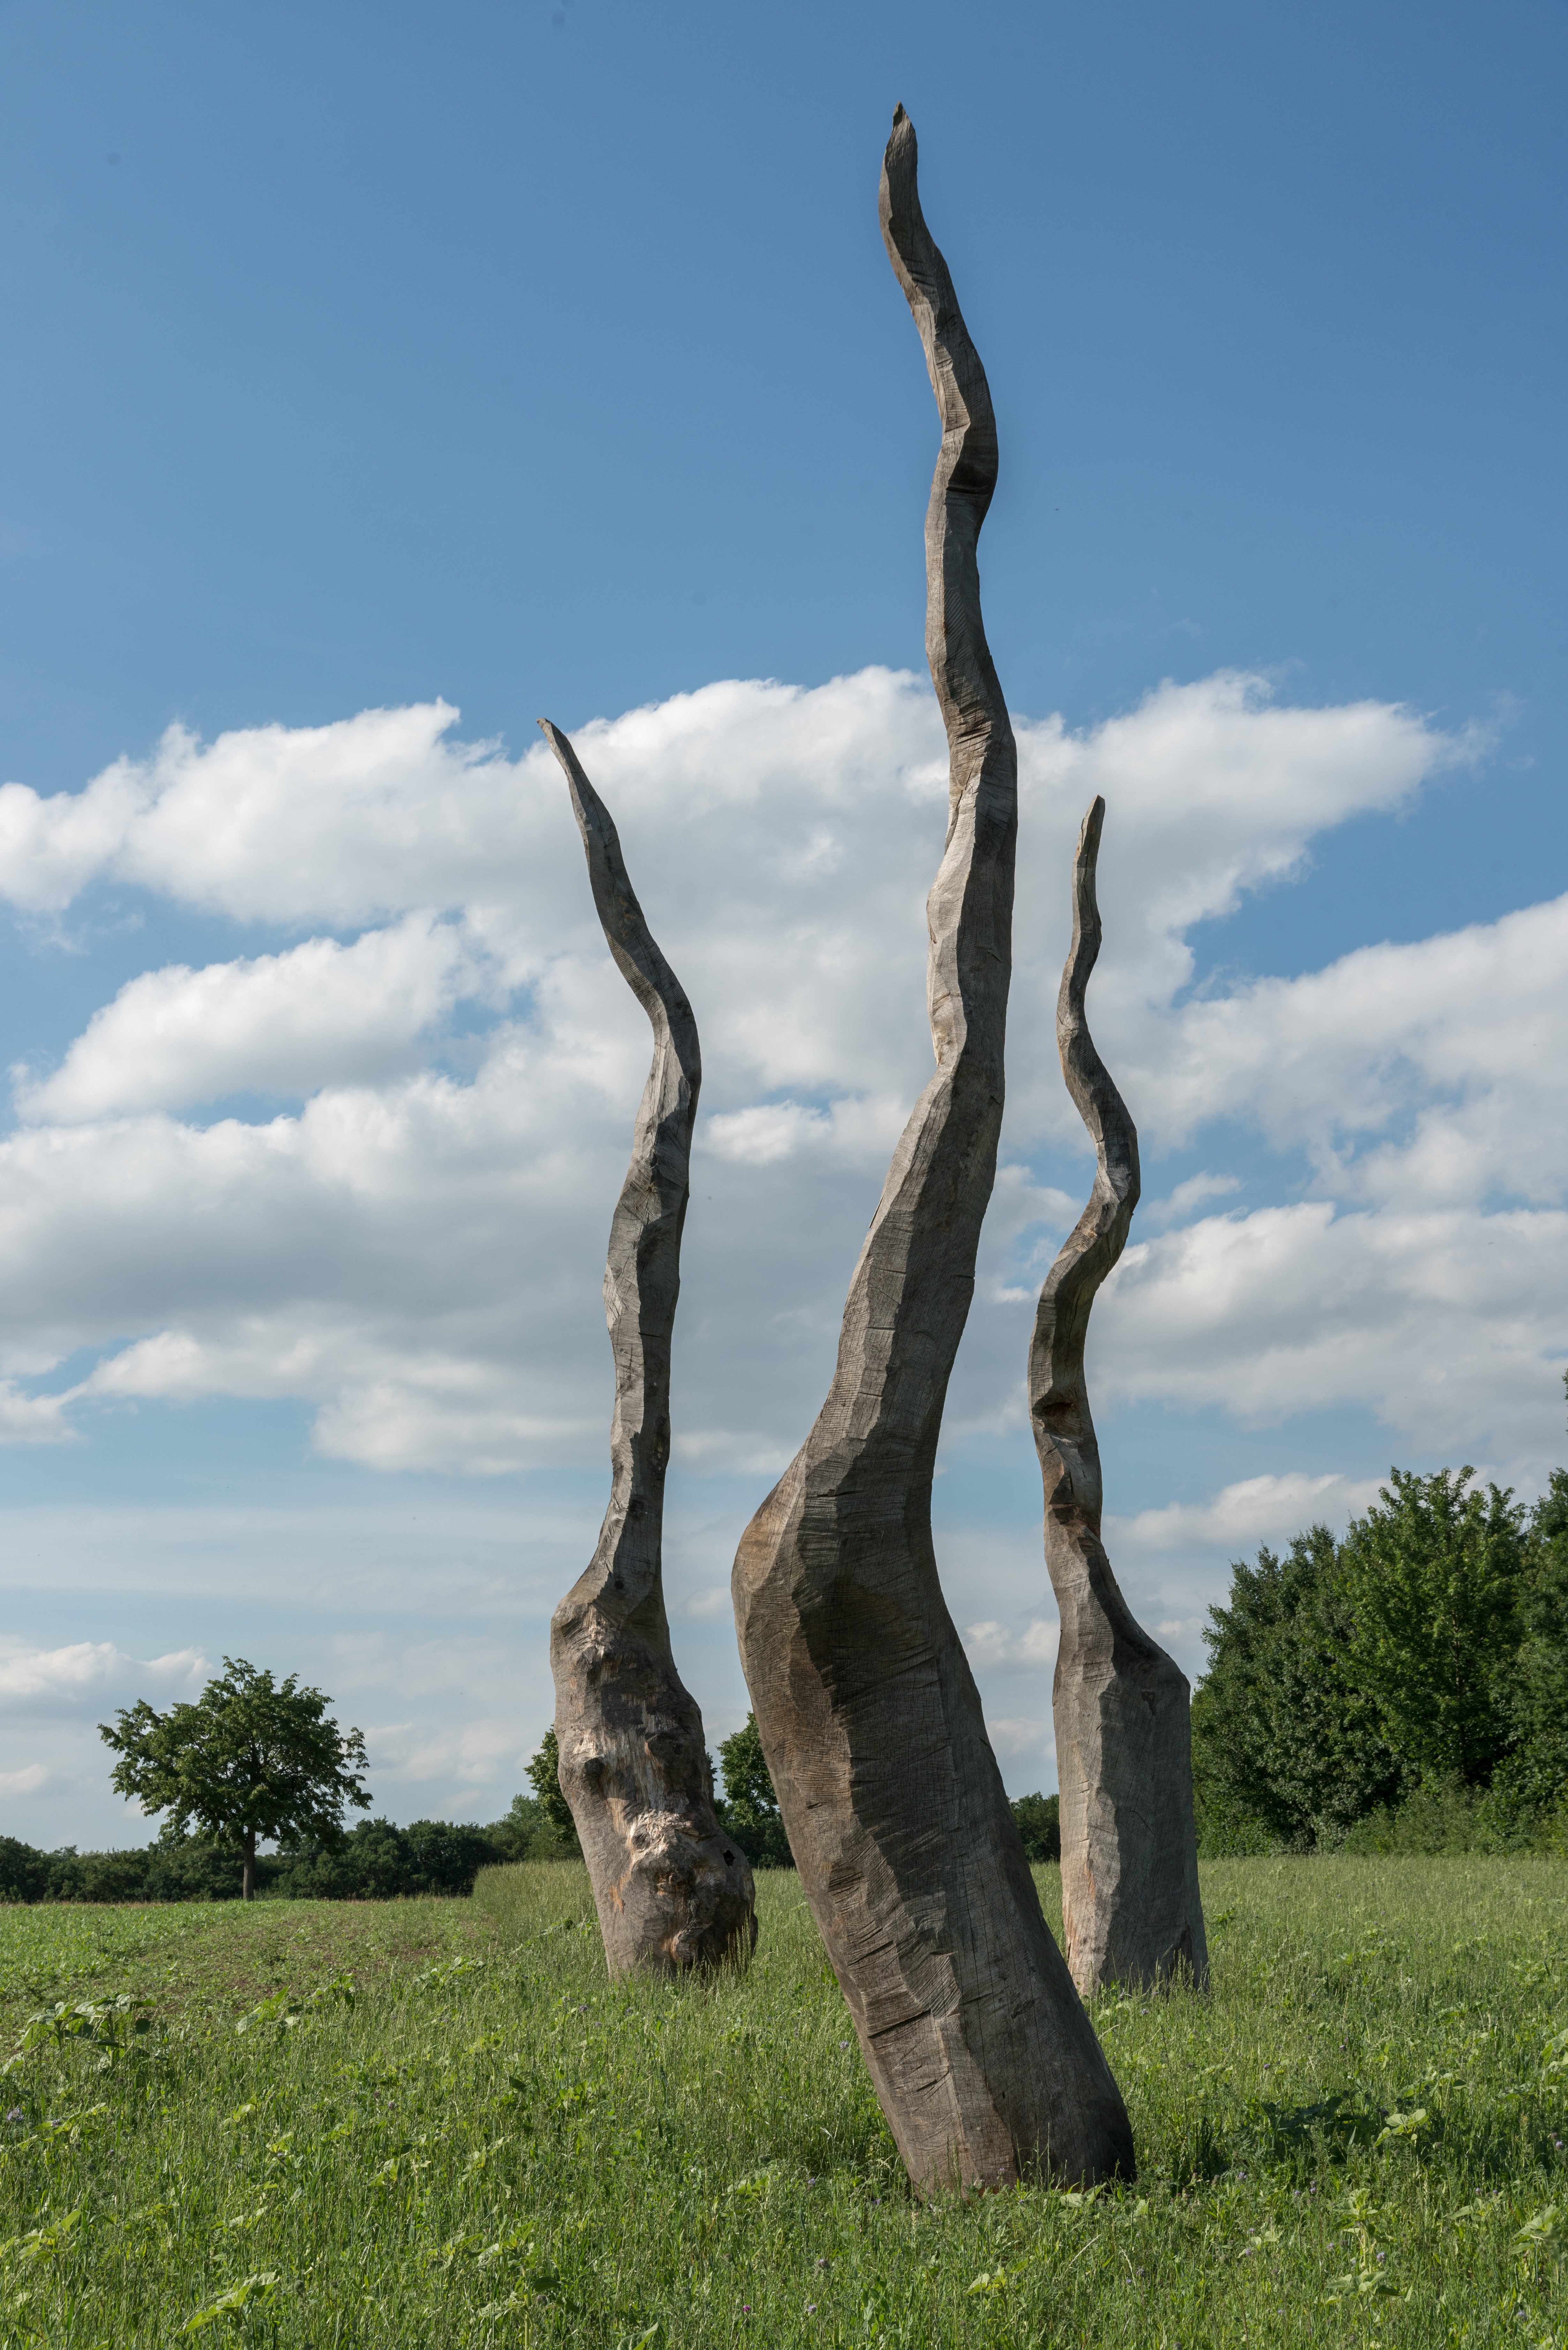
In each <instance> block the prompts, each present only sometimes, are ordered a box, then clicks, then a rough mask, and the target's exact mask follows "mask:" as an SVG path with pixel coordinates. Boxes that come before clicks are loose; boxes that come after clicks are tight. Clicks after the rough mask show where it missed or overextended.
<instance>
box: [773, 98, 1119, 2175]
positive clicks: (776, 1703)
mask: <svg viewBox="0 0 1568 2350" xmlns="http://www.w3.org/2000/svg"><path fill="white" fill-rule="evenodd" d="M915 169H916V152H915V133H914V130H913V127H912V125H911V124H910V122H909V119H908V117H907V116H906V115H905V113H904V110H903V109H902V108H901V107H900V108H899V109H898V112H897V114H896V115H895V116H894V118H893V134H892V137H891V138H890V139H889V140H888V151H887V155H886V157H885V159H884V162H883V169H882V190H881V217H882V233H883V235H884V237H885V239H886V241H887V245H888V254H889V256H890V257H891V260H892V264H893V268H894V271H895V273H896V275H897V276H898V282H899V284H900V285H901V286H902V287H903V289H904V292H905V294H906V295H907V296H908V297H909V307H910V308H911V310H912V311H913V312H914V316H915V323H916V325H917V327H918V328H919V333H920V339H921V341H922V342H923V344H924V345H925V349H926V359H927V364H928V366H929V369H930V377H931V383H932V386H933V389H934V390H935V392H936V396H937V406H938V410H939V411H940V417H941V426H942V445H941V454H940V458H939V460H938V463H937V470H936V478H935V480H934V482H933V484H932V486H931V498H930V506H929V512H928V515H927V518H926V579H927V624H926V650H927V653H928V656H929V661H930V668H931V676H932V679H933V681H934V682H935V685H936V690H937V698H938V701H939V702H940V705H941V711H942V716H943V719H944V721H945V723H946V726H947V732H948V742H949V748H950V768H951V792H950V811H949V819H948V835H947V846H946V850H945V853H944V855H943V858H942V861H941V866H940V870H939V872H938V875H937V879H936V883H935V886H934V887H933V889H932V890H931V893H930V897H929V900H928V903H927V919H928V922H929V932H930V958H929V1008H930V1020H931V1034H932V1041H933V1044H934V1045H935V1049H936V1058H937V1070H936V1075H935V1076H933V1077H932V1079H931V1081H930V1083H929V1086H928V1087H927V1088H926V1090H925V1092H924V1093H923V1094H922V1096H921V1097H920V1099H919V1103H918V1104H917V1106H916V1107H915V1111H914V1114H913V1116H912V1117H911V1118H910V1119H909V1125H908V1126H907V1127H906V1128H905V1129H904V1133H903V1137H902V1139H901V1140H900V1142H899V1144H898V1149H897V1150H896V1151H895V1153H894V1157H893V1163H892V1166H891V1167H890V1169H889V1170H888V1179H887V1182H886V1184H885V1186H884V1189H883V1192H882V1198H881V1201H880V1203H879V1204H878V1206H877V1213H876V1215H875V1217H874V1218H873V1220H872V1223H871V1229H870V1232H869V1233H868V1234H867V1240H866V1244H865V1246H864V1248H863V1249H862V1251H861V1253H860V1261H859V1263H858V1264H857V1266H856V1268H855V1273H854V1276H853V1279H852V1280H851V1283H850V1286H849V1295H848V1300H847V1303H846V1306H845V1311H844V1326H843V1332H842V1335H841V1336H840V1339H839V1347H838V1366H837V1369H836V1373H835V1376H834V1379H833V1384H832V1387H831V1388H830V1389H829V1391H828V1396H827V1400H826V1403H825V1404H824V1405H823V1408H822V1410H821V1412H820V1414H819V1415H818V1418H817V1420H816V1425H815V1427H814V1428H813V1430H812V1431H811V1434H810V1435H809V1436H808V1437H807V1439H806V1440H805V1444H804V1445H803V1446H802V1448H801V1450H800V1451H799V1452H798V1453H797V1454H796V1456H795V1459H794V1461H793V1463H792V1464H791V1466H790V1468H789V1469H788V1470H787V1471H785V1473H784V1477H783V1478H782V1480H781V1481H780V1482H779V1484H778V1485H777V1486H776V1487H775V1488H774V1492H772V1493H771V1494H770V1495H769V1497H768V1499H767V1500H766V1501H765V1502H764V1503H763V1506H762V1508H761V1509H760V1510H759V1511H758V1512H757V1514H756V1516H755V1517H754V1518H753V1521H752V1523H751V1524H750V1526H749V1527H748V1528H747V1530H746V1533H745V1534H744V1536H743V1538H742V1543H741V1548H740V1552H739V1555H738V1556H737V1558H736V1561H735V1571H734V1578H733V1591H734V1599H735V1615H736V1622H737V1627H738V1629H739V1632H740V1639H741V1656H742V1663H743V1664H744V1667H745V1672H746V1679H747V1682H748V1684H749V1686H750V1689H751V1693H752V1700H753V1705H754V1707H755V1710H756V1717H757V1726H758V1729H759V1731H761V1733H762V1741H763V1752H765V1754H766V1756H767V1761H768V1768H769V1770H770V1771H771V1772H772V1773H773V1779H774V1787H775V1788H776V1790H777V1793H778V1798H779V1804H780V1808H781V1810H782V1811H783V1813H784V1823H785V1825H786V1827H787V1828H788V1831H789V1839H790V1843H791V1846H793V1848H794V1855H795V1858H796V1861H797V1863H798V1866H799V1869H800V1877H801V1882H802V1885H803V1886H804V1887H805V1892H806V1895H807V1898H808V1899H809V1900H810V1902H811V1906H812V1908H813V1911H814V1913H815V1918H816V1922H817V1925H818V1927H819V1928H820V1929H821V1932H822V1937H823V1939H824V1941H825V1942H826V1946H827V1950H828V1953H829V1956H830V1957H831V1959H832V1960H833V1965H834V1970H835V1971H836V1974H837V1977H838V1981H839V1982H840V1984H841V1986H842V1987H843V1991H844V1993H845V1997H846V2000H847V2002H848V2003H849V2008H850V2011H851V2013H852V2014H853V2016H854V2018H855V2023H856V2029H857V2032H858V2033H859V2035H860V2043H861V2046H862V2048H863V2049H864V2050H865V2053H866V2059H867V2064H868V2065H869V2067H870V2071H871V2076H872V2079H873V2081H874V2082H875V2084H876V2086H877V2095H878V2096H879V2097H880V2099H881V2101H882V2109H883V2111H884V2113H885V2114H886V2115H887V2116H888V2123H889V2125H890V2126H891V2128H892V2131H893V2134H894V2137H896V2138H897V2140H898V2148H899V2151H900V2153H901V2154H902V2155H903V2158H904V2160H905V2162H906V2163H907V2164H908V2166H909V2174H910V2177H911V2178H913V2180H914V2182H915V2184H916V2185H917V2187H919V2188H921V2189H929V2188H934V2187H940V2186H944V2185H946V2186H957V2187H961V2188H968V2187H969V2186H971V2184H973V2183H975V2182H977V2181H978V2182H979V2183H980V2184H981V2185H983V2186H986V2187H994V2186H1002V2185H1006V2184H1008V2183H1010V2182H1012V2180H1013V2179H1015V2178H1018V2177H1019V2176H1020V2175H1021V2174H1022V2173H1024V2172H1027V2171H1030V2170H1033V2168H1035V2167H1036V2166H1038V2167H1040V2168H1043V2169H1044V2171H1045V2172H1046V2174H1047V2175H1049V2176H1051V2177H1053V2178H1057V2179H1087V2178H1102V2177H1104V2176H1106V2175H1107V2174H1108V2173H1111V2172H1113V2171H1116V2170H1120V2171H1122V2172H1124V2173H1130V2171H1131V2169H1132V2163H1133V2152H1132V2137H1131V2132H1130V2130H1129V2128H1128V2126H1127V2114H1126V2110H1125V2108H1124V2106H1123V2104H1122V2100H1121V2096H1120V2094H1119V2092H1118V2090H1117V2088H1116V2083H1115V2081H1114V2080H1113V2079H1112V2077H1111V2074H1110V2070H1109V2067H1108V2066H1107V2064H1106V2060H1105V2057H1104V2055H1103V2054H1102V2053H1101V2050H1100V2046H1099V2043H1098V2042H1097V2040H1096V2037H1095V2034H1094V2032H1093V2029H1092V2028H1091V2026H1090V2023H1089V2021H1088V2018H1087V2016H1086V2015H1085V2012H1084V2009H1083V2006H1082V2004H1081V2002H1080V2001H1079V1999H1078V1996H1077V1993H1076V1992H1075V1990H1074V1988H1073V1984H1072V1980H1071V1978H1070V1976H1069V1975H1068V1972H1067V1970H1066V1967H1065V1965H1064V1961H1063V1959H1062V1956H1061V1953H1060V1952H1059V1950H1057V1948H1056V1945H1055V1943H1054V1941H1053V1939H1052V1938H1051V1936H1050V1934H1049V1932H1048V1931H1047V1929H1046V1927H1045V1923H1044V1918H1042V1916H1041V1913H1040V1904H1039V1901H1038V1899H1037V1898H1036V1896H1035V1891H1034V1887H1033V1881H1032V1880H1031V1877H1030V1874H1029V1868H1028V1865H1027V1863H1026V1862H1025V1860H1024V1857H1023V1846H1022V1844H1021V1842H1020V1839H1019V1835H1018V1829H1017V1826H1016V1824H1015V1823H1014V1821H1013V1818H1012V1813H1011V1811H1010V1810H1009V1808H1008V1803H1007V1797H1006V1795H1005V1794H1004V1793H1003V1791H1002V1778H1001V1774H1000V1773H999V1772H998V1770H997V1767H996V1763H995V1760H994V1758H993V1756H992V1751H991V1746H990V1742H989V1741H988V1740H987V1737H986V1733H985V1724H984V1721H983V1719H982V1717H981V1705H980V1698H979V1694H978V1692H977V1691H976V1689H975V1685H974V1679H973V1676H972V1674H971V1671H970V1669H969V1664H968V1660H967V1659H966V1658H965V1656H964V1652H963V1649H962V1648H961V1645H960V1642H959V1638H958V1635H957V1633H956V1632H955V1630H954V1628H953V1625H952V1620H951V1618H950V1616H949V1614H948V1610H947V1607H946V1605H945V1603H944V1601H943V1598H942V1593H941V1586H940V1583H939V1581H938V1578H937V1565H936V1557H935V1554H934V1551H933V1547H932V1542H931V1526H930V1493H931V1476H932V1470H933V1464H934V1461H935V1456H936V1450H937V1438H938V1433H939V1431H940V1426H941V1416H942V1404H943V1401H944V1399H945V1397H946V1393H947V1385H948V1379H949V1376H950V1372H951V1369H952V1364H953V1357H954V1356H955V1354H956V1353H957V1351H958V1344H959V1339H960V1336H961V1334H962V1331H963V1326H964V1320H965V1316H966V1315H967V1314H968V1312H969V1305H970V1300H971V1295H972V1294H973V1289H974V1264H975V1251H976V1247H977V1244H978V1242H979V1239H980V1228H981V1219H982V1217H983V1216H984V1213H985V1208H986V1202H987V1201H988V1199H989V1198H990V1195H991V1189H992V1181H993V1179H994V1176H995V1171H996V1149H997V1138H998V1134H999V1131H1000V1128H1001V1125H1002V1044H1003V1034H1004V1027H1005V1021H1006V1012H1007V988H1008V980H1009V977H1010V973H1011V968H1012V868H1013V849H1014V842H1015V837H1016V831H1017V760H1016V754H1015V752H1014V748H1013V742H1012V729H1011V727H1010V726H1009V724H1008V720H1007V710H1006V705H1005V703H1004V702H1003V701H1002V689H1001V687H1000V685H999V684H998V682H997V677H996V671H995V670H994V668H993V667H992V659H991V654H990V650H989V649H988V647H987V645H986V641H985V632H984V629H983V627H982V626H981V610H980V576H979V570H978V567H977V565H976V561H975V545H976V541H977V539H978V538H979V536H980V528H981V523H982V522H983V520H984V518H985V513H986V509H987V507H988V506H989V504H990V503H991V495H992V488H993V487H994V484H995V481H996V431H995V425H994V422H993V420H992V408H991V396H990V393H989V391H988V390H987V388H986V380H985V375H984V371H983V369H981V363H980V359H979V358H978V356H977V355H976V352H975V349H974V346H973V345H972V343H971V341H970V338H969V335H968V331H967V329H966V328H965V326H964V323H963V319H962V317H961V315H960V312H959V307H958V301H957V298H956V296H955V295H954V293H953V287H952V281H951V279H950V276H949V275H948V270H947V265H946V263H945V262H944V261H943V259H942V256H941V255H940V253H939V252H938V250H937V247H936V245H935V244H933V242H932V240H931V237H930V234H929V231H928V229H927V227H926V224H925V222H924V220H923V219H922V217H921V214H920V207H919V198H918V196H917V193H916V184H915Z"/></svg>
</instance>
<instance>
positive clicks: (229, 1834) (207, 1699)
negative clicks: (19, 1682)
mask: <svg viewBox="0 0 1568 2350" xmlns="http://www.w3.org/2000/svg"><path fill="white" fill-rule="evenodd" d="M223 1667H224V1669H223V1672H222V1673H221V1674H220V1675H219V1677H218V1678H217V1679H215V1680H211V1681H209V1682H208V1684H207V1686H206V1688H205V1689H204V1690H202V1694H201V1696H200V1697H199V1698H198V1699H197V1700H195V1702H194V1703H193V1704H186V1705H176V1706H173V1707H171V1709H170V1711H168V1712H167V1713H158V1712H155V1711H154V1710H153V1708H152V1707H151V1706H150V1705H149V1704H148V1702H147V1700H146V1699H145V1698H143V1699H141V1700H139V1702H138V1703H137V1704H135V1705H133V1706H130V1707H129V1708H128V1709H127V1710H126V1711H123V1712H121V1713H119V1715H117V1716H116V1719H115V1721H114V1722H113V1723H112V1724H111V1723H109V1722H99V1736H100V1737H101V1738H102V1739H103V1740H104V1741H105V1742H106V1744H108V1745H109V1746H111V1747H113V1748H114V1750H115V1752H117V1753H118V1754H119V1762H118V1763H116V1764H115V1766H114V1771H113V1773H112V1777H113V1783H114V1785H115V1786H116V1787H117V1788H118V1789H119V1793H120V1794H122V1795H128V1796H130V1797H131V1798H132V1799H133V1800H134V1801H135V1802H137V1803H140V1805H141V1808H142V1810H143V1811H144V1812H149V1813H151V1812H162V1813H164V1814H166V1817H165V1820H164V1823H163V1828H162V1834H163V1835H166V1836H182V1835H185V1834H186V1832H187V1831H188V1829H189V1828H190V1827H191V1825H192V1823H194V1825H196V1826H197V1827H198V1828H200V1829H201V1830H202V1834H203V1835H206V1836H208V1837H210V1838H211V1839H212V1840H213V1842H214V1843H216V1844H221V1845H223V1846H228V1847H229V1848H231V1849H237V1850H238V1851H240V1852H241V1853H243V1854H244V1879H243V1887H242V1890H243V1895H244V1899H245V1900H247V1901H249V1900H250V1899H252V1898H253V1896H254V1890H255V1859H256V1839H257V1837H258V1836H260V1837H265V1838H268V1839H271V1840H282V1841H285V1842H287V1843H296V1842H304V1841H306V1840H307V1839H309V1838H312V1837H322V1836H326V1837H333V1836H336V1835H337V1834H338V1833H339V1832H340V1831H341V1828H342V1825H343V1806H344V1804H346V1803H348V1804H354V1805H356V1806H357V1807H358V1809H359V1810H361V1811H367V1810H369V1804H370V1798H369V1795H368V1794H366V1792H365V1787H364V1783H363V1781H362V1780H361V1779H360V1777H359V1775H358V1774H359V1772H360V1771H361V1770H363V1768H364V1767H365V1761H366V1756H365V1741H364V1739H363V1737H362V1736H361V1735H360V1733H359V1731H357V1730H350V1731H348V1732H347V1733H345V1732H343V1731H339V1729H338V1727H337V1723H336V1722H335V1721H333V1720H332V1718H331V1717H330V1715H329V1714H328V1712H327V1707H328V1705H329V1704H330V1703H331V1700H330V1699H329V1698H327V1696H326V1695H325V1694H324V1693H323V1692H322V1691H321V1690H317V1689H302V1688H301V1687H300V1685H299V1680H298V1677H297V1676H296V1674H294V1673H290V1675H289V1677H288V1679H286V1681H281V1682H278V1681H275V1680H274V1679H273V1676H272V1674H271V1673H270V1672H257V1670H256V1669H255V1668H254V1665H249V1664H247V1663H246V1662H245V1660H244V1658H243V1657H239V1658H235V1657H225V1658H224V1659H223Z"/></svg>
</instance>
